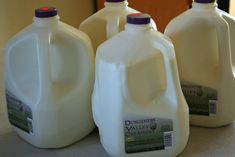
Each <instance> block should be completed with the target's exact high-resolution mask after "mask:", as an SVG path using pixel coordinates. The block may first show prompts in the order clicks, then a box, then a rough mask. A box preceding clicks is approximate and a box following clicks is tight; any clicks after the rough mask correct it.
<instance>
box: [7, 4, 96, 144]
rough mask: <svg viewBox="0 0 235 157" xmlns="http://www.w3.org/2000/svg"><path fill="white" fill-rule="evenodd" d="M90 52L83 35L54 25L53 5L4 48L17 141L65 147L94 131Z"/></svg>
mask: <svg viewBox="0 0 235 157" xmlns="http://www.w3.org/2000/svg"><path fill="white" fill-rule="evenodd" d="M93 82H94V54H93V50H92V45H91V42H90V40H89V38H88V37H87V35H85V34H84V33H82V32H80V31H78V30H77V29H75V28H72V27H71V26H68V25H66V24H64V23H62V22H60V21H59V16H58V15H57V10H56V9H55V8H53V7H43V8H39V9H36V11H35V18H34V23H33V24H32V25H30V26H28V27H27V28H25V29H24V30H23V31H22V32H20V33H19V34H17V35H16V36H15V37H14V38H12V39H11V40H10V41H9V43H8V45H7V46H6V49H5V87H6V98H7V108H8V117H9V121H10V123H11V124H12V125H13V126H14V129H15V131H16V132H17V133H18V135H19V136H20V137H22V138H23V139H24V140H26V141H27V142H29V143H31V144H32V145H34V146H36V147H40V148H58V147H64V146H67V145H69V144H72V143H74V142H76V141H77V140H79V139H81V138H83V137H84V136H86V135H87V134H89V133H90V132H91V131H92V130H93V128H94V122H93V118H92V110H91V94H92V88H93Z"/></svg>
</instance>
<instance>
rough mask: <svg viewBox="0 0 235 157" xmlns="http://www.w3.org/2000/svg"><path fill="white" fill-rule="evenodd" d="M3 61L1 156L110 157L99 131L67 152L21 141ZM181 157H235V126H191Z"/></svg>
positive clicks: (0, 105)
mask: <svg viewBox="0 0 235 157" xmlns="http://www.w3.org/2000/svg"><path fill="white" fill-rule="evenodd" d="M2 58H3V56H2V53H0V76H1V77H0V157H108V155H107V154H106V152H105V151H104V149H103V148H102V146H101V144H100V142H99V136H98V133H97V131H94V132H93V133H92V134H91V135H89V136H88V137H86V138H84V139H83V140H81V141H80V142H77V143H75V144H73V145H71V146H69V147H66V148H63V149H53V150H51V149H46V150H45V149H37V148H35V147H33V146H31V145H29V144H27V143H26V142H24V141H23V140H22V139H20V138H19V137H18V136H17V135H16V133H15V132H13V131H12V129H11V127H10V125H9V123H8V122H7V119H6V117H7V116H6V107H5V99H4V94H3V91H4V90H3V89H4V87H3V77H2V76H3V73H2V72H3V59H2ZM179 157H235V123H234V124H231V125H229V126H226V127H222V128H216V129H209V128H199V127H191V134H190V139H189V142H188V145H187V147H186V149H185V150H184V152H183V153H182V154H181V155H179Z"/></svg>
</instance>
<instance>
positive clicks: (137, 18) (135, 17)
mask: <svg viewBox="0 0 235 157" xmlns="http://www.w3.org/2000/svg"><path fill="white" fill-rule="evenodd" d="M150 21H151V16H150V15H148V14H143V13H134V14H129V15H128V16H127V23H129V24H135V25H145V24H149V23H150Z"/></svg>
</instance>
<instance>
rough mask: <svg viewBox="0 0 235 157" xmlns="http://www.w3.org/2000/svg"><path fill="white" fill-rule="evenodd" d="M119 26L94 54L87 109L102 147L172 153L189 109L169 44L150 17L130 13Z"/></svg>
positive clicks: (121, 153)
mask: <svg viewBox="0 0 235 157" xmlns="http://www.w3.org/2000/svg"><path fill="white" fill-rule="evenodd" d="M127 23H128V24H127V25H126V27H125V31H123V32H121V33H120V34H117V35H116V36H114V37H113V38H111V39H110V40H108V41H106V42H105V43H103V44H102V45H101V46H100V47H99V48H98V51H97V55H96V70H97V71H96V79H95V87H94V91H93V96H92V110H93V117H94V120H95V123H96V125H97V126H98V128H99V133H100V139H101V143H102V145H103V147H104V148H105V150H106V151H107V152H108V153H109V154H110V155H111V156H115V157H156V156H159V157H172V156H176V155H177V154H179V153H180V152H181V151H182V150H183V149H184V147H185V146H186V143H187V140H188V136H189V113H188V106H187V104H186V101H185V99H184V96H183V93H182V91H181V88H180V82H179V79H178V70H177V65H176V58H175V54H174V47H173V45H172V43H171V42H170V41H169V39H168V38H167V37H165V36H164V35H162V34H161V33H159V32H157V31H156V30H154V29H152V27H151V25H150V16H149V15H147V14H140V13H137V14H130V15H128V17H127Z"/></svg>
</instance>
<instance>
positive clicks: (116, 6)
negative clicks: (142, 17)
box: [79, 0, 156, 50]
mask: <svg viewBox="0 0 235 157" xmlns="http://www.w3.org/2000/svg"><path fill="white" fill-rule="evenodd" d="M138 12H139V11H137V10H134V9H132V8H130V7H128V2H127V0H106V2H105V8H103V9H101V10H100V11H98V12H97V13H95V14H94V15H92V16H90V17H88V18H87V19H86V20H85V21H83V22H82V23H81V25H80V28H79V29H80V30H81V31H83V32H85V33H86V34H87V35H88V36H89V37H90V38H91V41H92V44H93V47H94V50H96V49H97V47H98V46H99V45H100V44H101V43H103V42H104V41H106V40H107V39H109V38H111V37H112V36H114V35H116V34H117V33H118V32H120V31H122V30H124V26H125V24H126V16H127V15H128V14H130V13H138ZM152 26H153V27H154V28H155V29H156V24H155V23H154V21H152Z"/></svg>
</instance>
